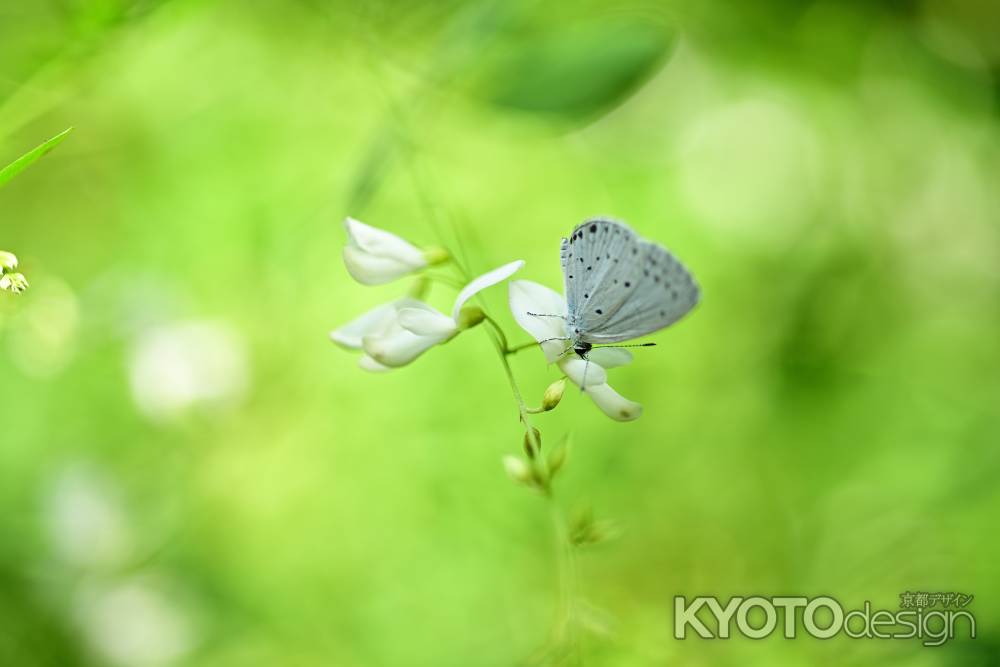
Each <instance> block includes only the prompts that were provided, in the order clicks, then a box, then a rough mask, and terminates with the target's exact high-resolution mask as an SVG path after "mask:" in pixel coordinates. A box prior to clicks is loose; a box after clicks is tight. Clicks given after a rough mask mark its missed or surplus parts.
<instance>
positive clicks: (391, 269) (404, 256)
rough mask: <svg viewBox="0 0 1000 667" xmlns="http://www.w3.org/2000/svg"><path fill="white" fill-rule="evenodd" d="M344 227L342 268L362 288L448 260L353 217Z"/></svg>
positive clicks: (443, 255) (387, 281)
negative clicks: (345, 268)
mask: <svg viewBox="0 0 1000 667" xmlns="http://www.w3.org/2000/svg"><path fill="white" fill-rule="evenodd" d="M344 228H345V229H346V230H347V245H346V246H344V265H345V266H346V267H347V272H348V273H350V274H351V277H352V278H354V279H355V280H357V281H358V282H359V283H361V284H362V285H383V284H385V283H389V282H392V281H393V280H396V279H397V278H401V277H403V276H405V275H407V274H409V273H413V272H414V271H419V270H420V269H423V268H425V267H427V266H429V265H431V264H436V263H438V262H441V261H443V260H444V259H445V258H446V257H447V255H446V254H444V252H443V251H441V250H438V249H430V250H427V251H424V250H421V249H420V248H417V247H416V246H415V245H413V244H412V243H410V242H408V241H404V240H403V239H401V238H399V237H398V236H396V235H395V234H392V233H390V232H387V231H385V230H384V229H378V228H377V227H372V226H371V225H366V224H364V223H363V222H359V221H357V220H355V219H354V218H347V219H346V220H345V221H344Z"/></svg>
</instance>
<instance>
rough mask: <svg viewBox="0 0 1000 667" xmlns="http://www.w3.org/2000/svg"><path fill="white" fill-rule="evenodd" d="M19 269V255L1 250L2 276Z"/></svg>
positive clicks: (0, 265) (0, 269)
mask: <svg viewBox="0 0 1000 667" xmlns="http://www.w3.org/2000/svg"><path fill="white" fill-rule="evenodd" d="M16 268H17V255H15V254H14V253H12V252H7V251H6V250H0V274H2V273H10V272H11V271H13V270H14V269H16Z"/></svg>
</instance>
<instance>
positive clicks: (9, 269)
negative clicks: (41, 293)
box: [0, 250, 28, 294]
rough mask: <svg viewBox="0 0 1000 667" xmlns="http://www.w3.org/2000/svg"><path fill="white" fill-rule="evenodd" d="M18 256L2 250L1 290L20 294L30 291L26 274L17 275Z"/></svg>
mask: <svg viewBox="0 0 1000 667" xmlns="http://www.w3.org/2000/svg"><path fill="white" fill-rule="evenodd" d="M16 268H17V256H15V255H14V253H11V252H7V251H6V250H0V289H2V290H7V291H8V292H13V293H14V294H20V293H21V292H23V291H24V290H26V289H28V280H27V278H25V277H24V274H21V273H15V272H14V269H16Z"/></svg>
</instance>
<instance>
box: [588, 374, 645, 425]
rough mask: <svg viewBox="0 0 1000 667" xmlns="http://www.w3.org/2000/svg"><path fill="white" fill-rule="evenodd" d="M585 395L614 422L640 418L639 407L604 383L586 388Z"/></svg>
mask: <svg viewBox="0 0 1000 667" xmlns="http://www.w3.org/2000/svg"><path fill="white" fill-rule="evenodd" d="M588 382H589V377H588ZM586 393H587V395H588V396H590V398H591V399H593V401H594V403H595V404H596V405H597V407H599V408H600V409H601V411H602V412H603V413H604V414H606V415H607V416H609V417H611V418H612V419H614V420H615V421H620V422H628V421H632V420H633V419H638V418H639V417H641V416H642V406H641V405H639V404H638V403H636V402H635V401H630V400H628V399H627V398H625V397H624V396H622V395H621V394H619V393H618V392H617V391H615V390H614V389H612V388H611V386H610V385H608V384H606V383H605V384H598V385H594V386H588V387H587V392H586Z"/></svg>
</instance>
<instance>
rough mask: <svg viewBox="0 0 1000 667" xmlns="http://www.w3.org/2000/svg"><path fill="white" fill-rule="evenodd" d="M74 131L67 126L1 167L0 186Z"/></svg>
mask: <svg viewBox="0 0 1000 667" xmlns="http://www.w3.org/2000/svg"><path fill="white" fill-rule="evenodd" d="M72 131H73V128H72V127H67V128H66V129H65V130H63V131H62V132H60V133H59V134H57V135H56V136H54V137H52V138H51V139H49V140H48V141H46V142H45V143H44V144H41V145H40V146H36V147H35V148H33V149H31V150H30V151H28V152H27V153H25V154H24V155H22V156H21V157H19V158H17V159H16V160H14V161H13V162H11V163H10V164H8V165H7V166H6V167H4V168H3V169H0V188H2V187H3V186H4V185H6V184H7V181H9V180H10V179H12V178H14V177H15V176H17V175H18V174H20V173H21V172H22V171H24V170H25V169H27V168H28V167H29V166H30V165H31V164H32V163H34V162H35V161H36V160H37V159H38V158H40V157H42V156H43V155H45V154H46V153H48V152H49V151H50V150H52V149H53V148H55V147H56V146H58V145H59V144H61V143H62V141H63V139H65V138H66V135H68V134H69V133H70V132H72Z"/></svg>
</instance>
